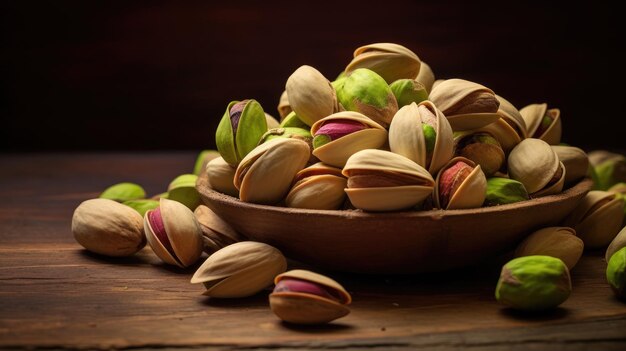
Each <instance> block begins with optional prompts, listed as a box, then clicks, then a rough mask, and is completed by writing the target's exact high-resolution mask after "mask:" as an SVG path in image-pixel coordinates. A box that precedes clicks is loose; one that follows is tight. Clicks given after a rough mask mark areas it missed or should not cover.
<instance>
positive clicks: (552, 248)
mask: <svg viewBox="0 0 626 351" xmlns="http://www.w3.org/2000/svg"><path fill="white" fill-rule="evenodd" d="M584 247H585V245H584V244H583V241H582V240H581V239H580V238H579V237H577V236H576V231H575V230H574V229H573V228H569V227H548V228H543V229H539V230H537V231H535V232H533V233H532V234H530V235H529V236H527V237H526V239H524V241H522V242H521V243H520V244H519V245H518V246H517V248H516V249H515V256H516V257H522V256H532V255H546V256H552V257H556V258H560V259H561V260H562V261H563V262H564V263H565V265H567V268H568V269H569V270H572V268H574V266H575V265H576V263H578V260H579V259H580V256H582V254H583V249H584Z"/></svg>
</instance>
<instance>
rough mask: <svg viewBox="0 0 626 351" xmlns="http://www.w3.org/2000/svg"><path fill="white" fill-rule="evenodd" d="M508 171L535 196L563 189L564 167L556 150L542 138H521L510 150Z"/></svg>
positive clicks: (554, 192)
mask: <svg viewBox="0 0 626 351" xmlns="http://www.w3.org/2000/svg"><path fill="white" fill-rule="evenodd" d="M508 172H509V176H510V177H511V178H512V179H515V180H517V181H520V182H521V183H522V184H524V187H525V188H526V190H528V192H529V193H530V194H531V195H532V196H535V197H539V196H544V195H550V194H556V193H559V192H561V190H563V184H564V183H565V174H566V171H565V167H564V166H563V163H562V162H560V161H559V157H558V156H557V154H556V152H555V151H554V150H553V149H552V148H551V147H550V145H548V143H546V142H545V141H543V140H540V139H533V138H528V139H524V140H522V141H521V142H520V143H519V144H517V146H515V148H514V149H513V150H512V151H511V153H510V154H509V158H508Z"/></svg>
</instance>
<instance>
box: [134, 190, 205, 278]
mask: <svg viewBox="0 0 626 351" xmlns="http://www.w3.org/2000/svg"><path fill="white" fill-rule="evenodd" d="M144 230H145V233H146V238H147V239H148V244H150V247H152V250H153V251H154V253H155V254H156V255H157V256H158V257H159V258H160V259H161V260H163V261H164V262H165V263H169V264H172V265H176V266H179V267H189V266H190V265H192V264H194V263H195V262H196V261H197V260H198V258H199V257H200V255H201V254H202V231H201V229H200V225H199V224H198V221H197V220H196V217H195V216H194V214H193V212H191V210H190V209H189V208H188V207H187V206H185V205H183V204H181V203H180V202H177V201H174V200H168V199H163V198H162V199H161V200H160V206H159V208H157V209H154V210H150V211H148V212H146V215H145V216H144Z"/></svg>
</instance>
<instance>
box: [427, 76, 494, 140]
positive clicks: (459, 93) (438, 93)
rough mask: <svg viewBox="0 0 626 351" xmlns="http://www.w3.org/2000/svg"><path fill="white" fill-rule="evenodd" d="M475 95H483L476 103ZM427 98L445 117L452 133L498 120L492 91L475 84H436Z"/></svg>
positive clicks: (446, 81) (457, 82)
mask: <svg viewBox="0 0 626 351" xmlns="http://www.w3.org/2000/svg"><path fill="white" fill-rule="evenodd" d="M475 94H483V95H485V96H484V98H482V99H480V100H476V99H473V98H471V97H472V96H473V95H475ZM489 97H491V98H489ZM429 98H430V100H431V101H432V102H433V103H434V104H435V105H436V106H437V108H439V109H440V110H441V112H442V113H443V114H444V115H445V116H446V117H447V118H448V121H449V122H450V126H452V130H454V131H463V130H472V129H477V128H481V127H484V126H486V125H488V124H490V123H493V122H495V121H497V120H498V119H499V118H500V115H499V114H498V113H497V111H498V107H499V101H498V100H497V99H496V97H495V94H494V92H493V91H492V90H491V89H489V88H487V87H484V86H482V85H480V84H478V83H474V82H470V81H467V80H463V79H448V80H445V81H443V82H441V83H439V84H437V86H436V87H434V88H433V90H432V91H431V92H430V95H429Z"/></svg>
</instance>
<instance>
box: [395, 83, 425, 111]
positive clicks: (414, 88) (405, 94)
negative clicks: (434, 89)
mask: <svg viewBox="0 0 626 351" xmlns="http://www.w3.org/2000/svg"><path fill="white" fill-rule="evenodd" d="M389 88H390V89H391V91H392V92H393V95H394V96H395V97H396V100H397V101H398V107H402V106H406V105H410V104H411V103H412V102H415V103H416V104H419V103H420V102H422V101H424V100H428V92H427V91H426V88H425V87H424V85H423V84H422V83H420V82H418V81H416V80H414V79H398V80H396V81H395V82H393V83H391V84H390V85H389Z"/></svg>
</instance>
